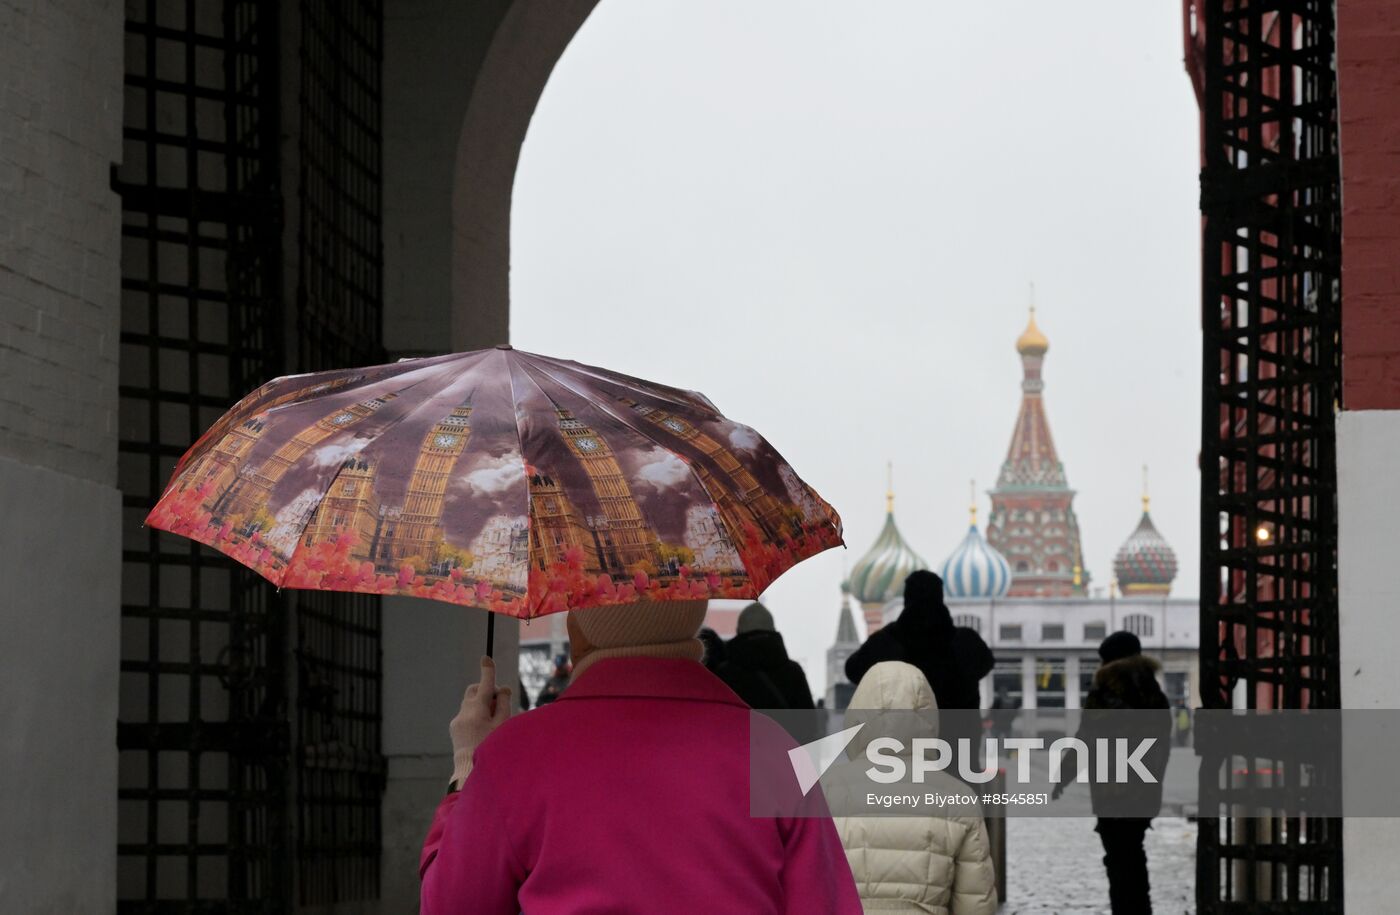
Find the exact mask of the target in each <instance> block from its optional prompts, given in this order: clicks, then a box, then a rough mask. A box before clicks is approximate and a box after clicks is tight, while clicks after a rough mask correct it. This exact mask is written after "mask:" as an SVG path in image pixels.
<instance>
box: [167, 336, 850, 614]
mask: <svg viewBox="0 0 1400 915" xmlns="http://www.w3.org/2000/svg"><path fill="white" fill-rule="evenodd" d="M146 523H147V524H148V525H150V526H152V527H156V528H159V529H161V530H166V531H171V532H173V533H176V534H180V535H183V536H185V537H189V538H191V539H193V540H197V541H199V542H200V543H204V544H207V545H209V546H211V547H214V548H215V549H217V550H220V551H221V552H223V553H226V554H227V555H229V556H231V557H233V558H234V559H237V560H238V561H239V562H241V563H243V564H244V565H247V566H249V567H250V568H252V569H255V570H256V571H258V572H259V573H261V574H262V575H263V576H264V577H266V578H267V579H269V580H270V581H272V582H273V583H275V584H277V585H278V586H280V587H288V588H311V589H319V590H328V591H358V592H365V593H371V594H407V595H412V596H415V597H427V598H432V599H434V600H443V601H449V602H452V603H457V604H464V605H468V606H475V607H484V608H486V609H488V610H494V611H498V612H502V613H507V614H509V615H511V616H517V617H522V618H528V617H534V616H539V615H542V614H546V613H555V612H559V611H563V610H575V609H581V608H584V607H591V606H597V605H602V604H613V603H624V602H628V601H634V600H643V599H645V600H657V599H662V600H666V599H674V600H694V599H705V598H752V597H757V596H758V595H759V593H761V592H762V591H763V590H764V589H765V588H767V587H768V585H769V584H770V583H771V582H772V581H773V579H775V578H776V577H777V576H778V575H780V574H782V573H783V572H784V571H785V570H787V569H788V568H790V567H791V566H793V565H795V564H796V563H798V562H800V561H801V560H803V559H806V558H807V557H809V556H812V555H814V554H816V553H819V552H821V551H822V550H825V549H828V548H830V547H833V546H838V545H840V544H841V543H842V540H841V520H840V518H839V517H838V516H837V514H836V512H835V511H834V510H833V509H832V508H831V506H830V505H828V504H827V503H826V502H825V501H823V500H822V498H821V497H820V496H818V495H817V494H816V493H815V492H814V491H813V490H812V489H811V488H809V487H808V486H807V485H806V484H805V483H803V482H802V480H801V479H800V478H799V477H798V476H797V474H796V473H795V472H794V471H793V469H792V468H791V467H790V466H789V465H788V464H787V463H786V462H785V461H783V459H782V457H781V456H779V455H778V453H777V452H776V451H775V450H774V449H773V448H772V446H770V445H769V444H768V443H767V442H766V441H765V440H764V439H763V438H762V437H760V436H759V435H758V434H757V433H756V432H754V431H753V430H752V429H750V428H749V427H747V426H744V425H742V424H740V423H736V422H733V421H731V420H728V419H725V418H724V417H723V416H721V415H720V414H719V411H718V410H717V409H716V408H715V406H714V404H712V403H710V401H709V400H708V399H707V398H705V397H704V396H703V395H701V394H697V393H694V392H691V391H682V390H678V389H675V388H670V387H665V386H662V385H658V384H652V383H650V382H646V381H641V380H639V379H636V378H630V377H627V376H625V375H620V374H617V373H614V372H610V371H607V370H604V369H599V368H592V367H590V366H585V365H581V364H579V363H576V362H569V361H564V360H558V359H551V358H548V357H545V356H537V355H533V354H530V353H525V352H522V351H520V350H515V349H511V348H510V347H497V348H495V349H488V350H479V351H476V352H471V353H459V354H453V355H448V356H437V357H431V358H425V359H411V360H404V361H402V362H398V363H394V364H391V365H381V366H375V367H371V368H365V369H352V370H344V371H334V372H320V373H317V374H314V375H293V376H288V377H285V378H277V379H274V380H273V381H270V382H268V383H267V384H265V385H263V386H262V387H261V388H259V389H258V390H256V391H254V392H253V393H252V394H249V395H248V396H247V397H245V398H243V400H241V401H239V402H238V403H237V404H236V405H235V406H234V407H233V409H231V410H229V412H228V413H226V414H225V415H224V416H223V417H222V418H220V419H219V421H218V422H216V423H215V424H214V425H213V426H212V427H211V428H210V429H209V430H208V431H207V432H206V433H205V434H204V435H203V436H202V437H201V438H200V439H199V441H198V442H196V443H195V444H194V446H193V447H192V448H191V449H190V450H189V451H188V452H187V453H186V454H185V456H184V457H183V458H181V459H180V462H179V463H178V464H177V465H176V468H175V472H174V475H173V476H172V478H171V481H170V484H169V485H168V486H167V487H166V490H165V492H164V494H163V495H162V496H161V499H160V501H159V502H158V503H157V504H156V506H155V508H154V509H152V511H151V513H150V515H149V517H147V519H146Z"/></svg>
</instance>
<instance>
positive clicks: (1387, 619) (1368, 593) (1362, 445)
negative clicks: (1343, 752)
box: [1337, 410, 1400, 912]
mask: <svg viewBox="0 0 1400 915" xmlns="http://www.w3.org/2000/svg"><path fill="white" fill-rule="evenodd" d="M1397 466H1400V410H1365V411H1357V412H1350V411H1349V412H1343V413H1342V414H1341V415H1340V416H1339V417H1338V420H1337V500H1338V506H1337V510H1338V518H1339V529H1338V544H1337V552H1338V573H1339V576H1340V579H1341V581H1340V598H1341V643H1342V644H1341V651H1342V659H1341V674H1342V706H1343V707H1344V708H1391V709H1393V708H1400V665H1397V664H1396V663H1395V656H1396V651H1397V649H1400V563H1397V562H1396V561H1395V550H1396V547H1397V545H1400V474H1397V473H1396V468H1397ZM1342 848H1343V862H1344V868H1345V880H1346V900H1347V911H1350V912H1391V911H1394V910H1395V906H1396V902H1395V898H1396V897H1395V892H1396V891H1395V874H1394V860H1395V852H1396V849H1400V820H1397V819H1379V818H1361V817H1349V818H1347V819H1346V820H1344V821H1343V828H1342Z"/></svg>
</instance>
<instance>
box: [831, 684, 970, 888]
mask: <svg viewBox="0 0 1400 915" xmlns="http://www.w3.org/2000/svg"><path fill="white" fill-rule="evenodd" d="M851 708H853V709H913V710H915V711H923V712H926V713H931V714H926V715H925V716H922V718H923V720H924V721H931V722H932V727H933V733H929V732H927V731H925V732H924V733H923V734H922V735H921V736H926V737H935V736H937V709H938V703H937V701H936V700H935V699H934V697H933V690H932V689H931V688H930V687H929V684H928V680H927V679H926V678H925V677H924V675H923V673H921V672H920V671H919V669H918V668H917V667H914V666H913V665H911V664H905V663H902V662H900V661H886V662H884V663H881V664H876V665H875V666H874V667H872V668H870V670H869V671H868V672H867V673H866V675H865V676H864V677H862V678H861V681H860V685H859V686H857V687H856V691H855V695H854V696H852V697H851ZM866 730H867V731H868V730H870V729H869V728H867V729H866ZM874 736H875V735H873V734H871V735H869V736H867V735H866V733H865V731H862V732H861V733H860V734H858V735H857V739H856V740H855V741H853V742H852V743H851V746H850V747H849V748H848V749H847V754H848V755H849V756H850V758H851V759H852V760H853V761H854V760H857V759H859V758H861V757H862V756H863V754H864V752H865V746H866V745H867V744H868V743H869V741H870V740H871V739H873V738H874ZM905 745H906V746H908V745H909V742H908V741H905ZM934 776H935V777H933V778H928V779H926V782H925V784H926V786H927V788H928V789H929V790H936V791H943V792H947V793H955V792H958V791H960V790H961V791H966V786H965V785H963V784H962V783H961V782H959V781H958V780H957V779H955V778H954V777H953V776H951V775H947V774H946V773H943V772H939V773H935V774H934ZM939 779H942V780H944V781H940V780H939ZM835 820H836V828H837V830H838V831H839V832H840V834H841V844H842V845H844V846H845V847H846V858H847V860H849V861H850V863H851V873H852V874H854V875H855V878H856V888H857V889H859V890H860V900H861V903H862V904H863V905H864V906H865V911H867V912H926V913H932V915H996V910H997V892H996V878H995V874H994V873H993V869H992V855H991V843H989V842H988V841H987V827H986V824H985V823H983V822H982V818H981V817H980V816H970V817H969V816H959V817H935V816H884V817H836V818H835Z"/></svg>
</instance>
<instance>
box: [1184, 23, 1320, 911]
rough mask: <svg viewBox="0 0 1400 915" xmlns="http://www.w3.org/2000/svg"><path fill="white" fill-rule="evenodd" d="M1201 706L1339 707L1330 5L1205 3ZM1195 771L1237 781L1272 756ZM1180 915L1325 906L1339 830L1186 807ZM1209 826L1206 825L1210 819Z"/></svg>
mask: <svg viewBox="0 0 1400 915" xmlns="http://www.w3.org/2000/svg"><path fill="white" fill-rule="evenodd" d="M1196 8H1197V10H1198V11H1200V14H1201V15H1202V18H1203V21H1200V22H1197V23H1196V25H1197V28H1198V29H1200V30H1201V31H1203V33H1204V34H1203V44H1202V46H1201V47H1202V52H1203V54H1202V56H1203V60H1204V67H1205V79H1204V82H1203V91H1202V114H1203V121H1202V131H1203V158H1204V164H1203V168H1202V172H1201V210H1202V213H1203V215H1204V217H1205V218H1204V226H1203V233H1204V243H1203V246H1202V251H1203V259H1202V274H1203V297H1202V301H1203V307H1204V310H1203V319H1202V325H1203V328H1204V345H1205V354H1204V355H1205V358H1204V369H1203V376H1204V387H1203V409H1202V443H1201V475H1202V507H1201V610H1202V626H1201V696H1202V700H1203V702H1204V704H1205V705H1206V706H1207V707H1208V708H1229V707H1231V706H1232V704H1237V705H1240V706H1243V707H1247V708H1336V707H1339V704H1340V696H1339V686H1338V635H1337V570H1336V558H1337V557H1336V550H1337V509H1336V501H1335V500H1336V467H1335V462H1334V461H1335V457H1334V455H1335V430H1334V421H1333V416H1334V410H1335V409H1336V407H1337V403H1338V399H1339V398H1340V378H1341V371H1340V342H1339V332H1340V327H1341V320H1340V315H1341V297H1340V277H1341V263H1340V261H1341V246H1340V240H1341V234H1340V222H1341V207H1340V196H1341V191H1340V187H1341V185H1340V172H1339V159H1338V149H1337V97H1336V75H1335V70H1334V36H1335V33H1334V21H1333V4H1332V2H1331V0H1292V2H1290V0H1267V2H1254V0H1250V2H1247V3H1246V2H1244V0H1206V2H1204V3H1201V4H1198V5H1197V7H1196ZM1233 749H1234V750H1235V751H1236V752H1235V753H1234V754H1233V755H1227V756H1218V757H1207V758H1203V759H1202V775H1201V777H1202V778H1203V779H1207V778H1208V779H1212V780H1214V779H1216V778H1218V777H1220V776H1221V774H1222V773H1224V776H1225V777H1227V778H1232V779H1234V784H1237V785H1239V786H1241V787H1243V786H1244V785H1246V784H1247V783H1248V782H1249V781H1250V780H1252V779H1260V778H1265V777H1267V774H1268V772H1269V771H1270V770H1271V762H1270V761H1268V760H1260V759H1257V758H1254V757H1252V756H1251V755H1250V754H1249V752H1248V750H1249V748H1247V747H1238V748H1233ZM1201 813H1202V816H1203V819H1202V820H1201V825H1200V837H1199V848H1198V858H1197V888H1196V895H1197V908H1198V911H1200V912H1203V913H1210V912H1245V911H1251V912H1252V911H1271V912H1274V911H1276V912H1285V911H1286V912H1340V911H1341V910H1342V870H1341V821H1340V820H1336V819H1322V818H1297V817H1283V816H1279V817H1274V818H1230V817H1229V816H1228V810H1227V809H1224V808H1223V807H1222V809H1220V810H1211V811H1206V810H1202V811H1201ZM1212 817H1213V818H1212Z"/></svg>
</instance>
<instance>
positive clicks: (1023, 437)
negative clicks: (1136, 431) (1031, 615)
mask: <svg viewBox="0 0 1400 915" xmlns="http://www.w3.org/2000/svg"><path fill="white" fill-rule="evenodd" d="M1029 310H1030V315H1029V318H1028V320H1027V323H1026V328H1025V330H1024V331H1022V332H1021V335H1020V337H1018V338H1017V340H1016V352H1017V353H1018V354H1019V355H1020V357H1021V371H1022V377H1021V409H1020V412H1019V413H1018V414H1017V416H1016V426H1015V428H1014V429H1013V430H1012V433H1011V444H1010V446H1009V447H1008V448H1007V451H1006V460H1005V461H1004V462H1003V463H1002V465H1001V473H1000V474H998V476H997V484H996V488H995V489H993V490H992V493H991V495H992V513H991V515H990V516H989V517H988V519H987V540H988V542H990V543H991V545H992V546H993V547H995V548H996V549H997V550H999V551H1000V552H1001V553H1002V554H1003V555H1004V556H1005V557H1006V559H1007V561H1009V562H1010V563H1011V567H1012V576H1013V578H1012V583H1011V590H1010V592H1009V593H1010V595H1011V596H1012V597H1069V596H1071V595H1074V594H1083V593H1085V592H1086V591H1087V589H1088V575H1087V573H1085V572H1084V570H1083V565H1082V559H1081V557H1082V555H1083V552H1082V550H1081V548H1080V542H1079V523H1078V520H1077V519H1076V518H1075V514H1074V509H1073V508H1072V507H1071V503H1072V501H1073V499H1074V490H1072V489H1070V488H1069V483H1068V481H1067V480H1066V478H1065V469H1064V465H1063V464H1062V463H1060V457H1059V454H1058V453H1057V452H1056V450H1055V440H1054V438H1053V437H1052V436H1051V434H1050V421H1049V419H1047V418H1046V413H1045V397H1044V391H1045V382H1044V380H1043V379H1042V377H1041V369H1042V367H1043V366H1044V364H1045V354H1046V353H1047V352H1048V351H1049V349H1050V341H1049V339H1048V338H1047V337H1046V336H1045V334H1044V332H1043V331H1041V329H1040V326H1039V325H1038V324H1037V323H1036V309H1035V302H1034V301H1032V302H1031V304H1030V309H1029Z"/></svg>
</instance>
